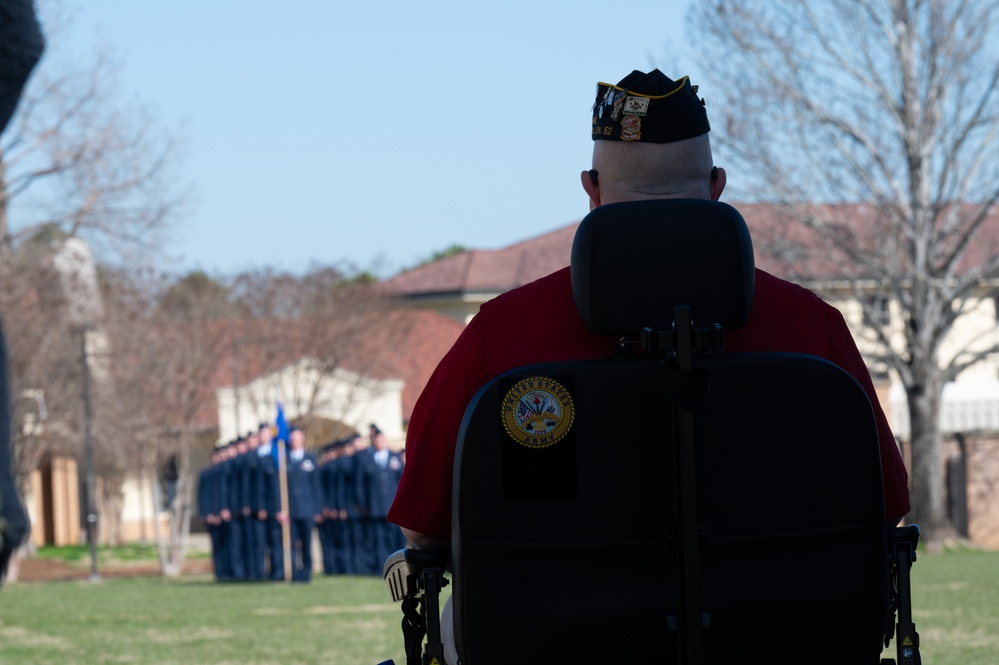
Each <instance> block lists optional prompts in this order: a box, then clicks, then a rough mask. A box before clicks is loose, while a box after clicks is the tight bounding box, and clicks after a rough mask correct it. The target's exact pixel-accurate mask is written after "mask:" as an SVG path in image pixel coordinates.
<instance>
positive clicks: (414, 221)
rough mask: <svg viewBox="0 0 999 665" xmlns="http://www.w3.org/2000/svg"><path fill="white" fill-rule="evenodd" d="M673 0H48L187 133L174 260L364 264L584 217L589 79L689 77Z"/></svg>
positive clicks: (194, 263) (138, 94) (299, 266)
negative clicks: (649, 72) (183, 201)
mask: <svg viewBox="0 0 999 665" xmlns="http://www.w3.org/2000/svg"><path fill="white" fill-rule="evenodd" d="M688 2H689V0H658V1H646V0H636V1H635V2H631V3H619V4H615V3H609V2H589V1H578V2H569V1H559V2H542V1H540V0H534V1H533V2H526V1H524V2H520V1H516V2H495V3H486V2H472V1H470V0H465V1H464V2H432V1H431V2H425V3H412V2H386V1H371V2H350V3H347V2H334V1H333V0H329V1H324V0H285V1H283V2H280V3H279V2H276V1H273V2H264V1H263V0H239V1H237V0H199V1H197V2H195V1H194V0H176V1H175V2H135V1H134V0H63V3H64V5H65V6H66V7H67V8H68V9H69V10H70V11H71V12H72V13H73V14H74V16H75V19H74V27H73V30H72V36H71V37H69V39H71V40H72V42H73V43H72V44H71V47H72V48H74V49H82V50H86V49H92V48H94V47H95V46H96V45H98V44H104V45H106V46H107V47H108V48H109V49H110V50H111V51H112V52H113V53H114V54H115V55H116V56H118V58H119V59H120V60H121V62H122V69H121V74H120V94H121V95H122V97H123V99H126V100H130V101H135V102H137V103H141V104H143V105H146V106H148V107H150V108H152V109H153V112H154V113H155V115H156V117H157V118H158V120H159V121H160V123H161V124H162V125H163V126H165V127H167V128H170V129H173V130H175V131H176V132H177V133H178V134H180V135H182V136H184V137H185V140H186V143H187V155H186V157H185V158H184V161H183V162H182V168H181V170H180V173H181V175H182V177H183V178H184V180H185V181H187V182H189V183H190V184H191V185H192V187H193V190H194V191H195V198H194V205H193V207H192V211H191V212H190V214H188V215H187V216H186V217H185V218H184V219H183V220H181V222H180V224H179V225H178V227H177V229H176V231H175V233H174V239H173V241H172V244H171V245H170V247H169V249H170V252H171V253H172V254H173V255H175V256H178V257H179V260H178V261H177V262H176V263H174V264H173V267H174V269H177V270H180V271H186V270H191V269H203V270H206V271H208V272H211V273H231V272H235V271H238V270H243V269H250V268H259V267H263V266H270V267H273V268H276V269H279V270H292V271H301V270H304V269H305V268H307V267H308V266H309V265H310V264H312V263H323V264H337V263H341V262H349V263H350V264H352V265H354V266H356V267H357V268H361V269H369V270H373V271H374V272H376V273H377V274H379V275H382V276H387V275H390V274H394V273H395V272H397V271H398V270H400V269H403V268H406V267H409V266H412V265H414V264H415V263H417V262H419V261H420V260H423V259H425V258H427V257H429V256H430V255H431V254H432V253H433V252H434V251H436V250H440V249H443V248H445V247H447V246H449V245H452V244H455V243H457V244H461V245H464V246H466V247H470V248H486V249H490V248H498V247H503V246H506V245H509V244H511V243H514V242H517V241H520V240H523V239H526V238H529V237H532V236H535V235H538V234H541V233H544V232H546V231H550V230H552V229H555V228H558V227H560V226H563V225H565V224H568V223H570V222H572V221H574V220H576V219H578V218H580V217H581V216H582V215H584V214H585V213H586V211H587V203H586V198H585V196H584V194H583V192H582V189H581V188H580V186H579V175H578V174H579V171H580V170H582V169H585V168H588V167H589V158H590V150H591V146H592V144H591V141H590V139H589V122H590V117H589V110H590V106H591V104H592V102H593V96H594V91H595V84H596V82H597V81H598V80H605V81H611V82H615V81H617V80H618V79H620V78H622V77H623V76H625V75H626V74H627V73H628V72H630V71H631V70H632V69H636V68H637V69H650V68H651V67H653V66H658V67H660V68H661V69H663V71H664V72H665V73H666V74H667V75H670V76H674V77H676V76H679V75H681V74H690V75H691V77H692V79H693V80H694V82H695V83H696V82H697V80H698V72H697V71H696V70H692V69H689V66H690V62H691V58H690V57H689V48H690V45H689V44H688V43H687V41H686V39H685V31H684V29H683V25H684V12H685V9H686V7H687V5H688ZM701 94H702V95H703V96H706V97H709V98H710V91H707V90H704V89H702V91H701Z"/></svg>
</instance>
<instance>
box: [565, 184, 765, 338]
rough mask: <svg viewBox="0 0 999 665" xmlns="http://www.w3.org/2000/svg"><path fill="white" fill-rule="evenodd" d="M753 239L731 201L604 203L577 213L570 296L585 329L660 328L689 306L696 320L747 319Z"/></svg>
mask: <svg viewBox="0 0 999 665" xmlns="http://www.w3.org/2000/svg"><path fill="white" fill-rule="evenodd" d="M754 268H755V264H754V260H753V243H752V240H751V239H750V237H749V229H748V228H746V222H745V220H743V218H742V215H740V214H739V211H737V210H736V209H735V208H733V207H732V206H730V205H728V204H726V203H720V202H718V201H705V200H701V199H656V200H651V201H633V202H627V203H611V204H607V205H603V206H600V207H598V208H596V209H595V210H593V211H592V212H591V213H590V214H589V215H587V216H586V217H584V218H583V221H582V222H580V224H579V228H578V229H577V230H576V237H575V239H574V240H573V242H572V264H571V270H572V295H573V298H574V299H575V301H576V310H577V311H578V312H579V316H580V318H582V319H583V323H584V324H585V325H586V327H587V329H588V330H590V331H591V332H594V333H600V334H606V335H633V334H637V333H639V332H640V331H641V330H642V328H645V327H650V328H654V329H666V328H669V327H670V326H672V324H673V308H674V307H676V306H680V305H688V306H689V307H690V309H691V318H692V320H693V322H694V324H695V325H698V326H706V325H710V324H716V323H717V324H720V325H721V326H722V327H724V328H738V327H740V326H743V325H745V323H746V321H747V320H748V318H749V308H750V305H752V302H753V284H754V277H755V271H754Z"/></svg>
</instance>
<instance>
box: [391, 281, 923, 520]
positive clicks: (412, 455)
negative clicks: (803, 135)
mask: <svg viewBox="0 0 999 665" xmlns="http://www.w3.org/2000/svg"><path fill="white" fill-rule="evenodd" d="M612 346H613V339H612V338H609V337H607V336H605V335H594V334H592V333H590V332H589V331H587V330H586V328H585V327H584V326H583V323H582V321H581V320H580V318H579V315H578V314H577V312H576V306H575V303H574V302H573V299H572V285H571V281H570V277H569V268H563V269H562V270H559V271H558V272H554V273H552V274H551V275H548V276H547V277H543V278H541V279H539V280H537V281H535V282H532V283H530V284H526V285H524V286H522V287H520V288H518V289H514V290H513V291H508V292H507V293H504V294H503V295H501V296H498V297H496V298H494V299H493V300H490V301H489V302H487V303H485V304H484V305H482V308H481V309H480V311H479V313H478V314H477V315H476V316H475V318H473V319H472V321H471V322H470V323H469V324H468V326H467V327H466V328H465V330H464V331H463V332H462V334H461V336H460V337H459V338H458V340H457V341H456V342H455V343H454V346H453V347H451V350H450V351H448V353H447V355H446V356H444V358H443V360H441V362H440V364H439V365H438V366H437V369H436V370H435V371H434V373H433V376H431V377H430V381H429V382H428V383H427V386H426V388H424V390H423V393H422V394H421V395H420V399H419V400H418V401H417V403H416V406H415V408H414V409H413V416H412V418H411V419H410V422H409V430H408V432H407V434H406V468H405V471H404V472H403V475H402V480H401V482H400V483H399V489H398V491H397V492H396V496H395V502H394V503H393V504H392V509H391V510H390V511H389V515H388V518H389V521H391V522H393V523H395V524H398V525H399V526H402V527H405V528H407V529H411V530H413V531H418V532H420V533H423V534H427V535H430V536H440V537H449V536H450V533H451V473H452V469H453V467H454V453H455V445H456V442H457V437H458V428H459V426H460V425H461V420H462V417H463V415H464V413H465V407H466V406H468V403H469V401H470V400H471V399H472V396H473V395H475V393H476V391H477V390H478V389H479V388H481V387H482V386H483V385H484V384H485V383H486V382H487V381H488V380H489V379H491V378H493V377H495V376H498V375H499V374H502V373H503V372H505V371H507V370H510V369H514V368H515V367H520V366H521V365H528V364H532V363H540V362H555V361H562V360H578V359H584V358H603V357H606V356H607V355H608V350H609V349H611V348H612ZM725 350H726V351H784V352H797V353H808V354H811V355H815V356H819V357H821V358H825V359H827V360H830V361H832V362H833V363H835V364H837V365H839V366H840V367H842V368H843V369H845V370H846V371H847V372H849V373H850V374H852V375H853V376H854V378H856V379H857V381H858V382H859V383H860V385H861V386H862V387H863V388H864V390H865V391H866V392H867V395H868V397H869V398H870V400H871V404H872V406H873V407H874V415H875V418H876V419H877V423H878V437H879V443H880V447H881V470H882V474H883V476H884V492H885V516H886V518H887V521H888V523H889V525H894V524H896V523H897V522H898V521H899V520H900V519H901V518H902V516H904V515H905V514H906V513H907V512H909V490H908V476H907V474H906V470H905V466H904V465H903V463H902V458H901V455H900V454H899V451H898V446H897V445H896V443H895V437H894V436H893V435H892V432H891V428H890V427H889V426H888V421H887V419H886V418H885V414H884V411H882V409H881V405H880V403H879V402H878V398H877V395H876V394H875V392H874V385H873V383H872V382H871V376H870V373H869V372H868V370H867V366H866V365H865V364H864V361H863V358H861V355H860V352H859V351H858V350H857V346H856V344H855V343H854V341H853V336H852V335H851V334H850V330H849V329H848V328H847V326H846V322H845V321H844V320H843V316H842V315H841V314H840V313H839V311H838V310H836V309H835V308H834V307H832V306H830V305H829V304H827V303H825V302H824V301H823V300H822V299H820V298H819V297H818V296H816V295H815V294H814V293H812V292H811V291H808V290H807V289H804V288H802V287H800V286H798V285H796V284H792V283H790V282H786V281H784V280H781V279H778V278H776V277H774V276H773V275H770V274H768V273H766V272H763V271H762V270H757V271H756V285H755V291H754V295H753V305H752V308H751V310H750V315H749V321H748V322H747V324H746V325H745V326H744V327H742V328H738V329H734V330H727V331H726V332H725Z"/></svg>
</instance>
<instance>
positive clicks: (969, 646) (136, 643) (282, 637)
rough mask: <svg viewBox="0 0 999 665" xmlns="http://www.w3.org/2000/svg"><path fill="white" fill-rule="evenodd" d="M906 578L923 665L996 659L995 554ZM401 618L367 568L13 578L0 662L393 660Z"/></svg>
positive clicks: (927, 564)
mask: <svg viewBox="0 0 999 665" xmlns="http://www.w3.org/2000/svg"><path fill="white" fill-rule="evenodd" d="M913 578H914V579H913V602H914V614H915V621H916V628H917V630H918V631H919V633H920V636H921V639H922V644H923V648H922V653H923V656H924V658H925V662H926V663H928V664H930V663H932V664H934V665H975V664H979V663H981V664H986V663H989V664H991V663H995V662H997V661H996V653H999V553H997V552H980V551H975V550H970V549H965V548H958V549H953V550H949V551H947V552H945V553H944V554H940V555H933V556H931V555H929V554H926V553H924V552H920V553H919V555H918V560H917V562H916V565H915V566H914V568H913ZM401 618H402V612H401V610H400V608H399V606H398V605H397V604H394V603H392V602H391V601H390V600H389V596H388V592H387V591H386V590H385V586H384V584H383V582H382V580H381V579H380V578H376V577H337V578H323V577H319V578H317V579H315V580H314V581H313V582H312V583H311V584H309V585H297V584H296V585H287V584H217V583H215V582H214V581H212V580H211V579H210V578H208V577H207V576H203V577H191V578H185V579H183V580H165V579H162V578H157V577H132V578H118V579H107V580H104V581H101V582H97V583H91V582H85V581H73V582H23V583H17V584H12V585H9V586H7V587H5V588H3V589H2V590H0V663H4V664H6V663H18V664H21V663H32V664H44V663H53V664H56V663H58V664H60V665H63V664H75V663H79V664H84V663H86V664H91V663H129V664H143V663H157V664H160V663H162V664H166V663H184V664H188V663H192V664H193V663H225V664H232V665H264V664H275V665H276V664H278V663H282V664H283V663H324V664H330V665H336V664H338V663H345V664H346V663H350V664H352V665H353V664H357V665H375V663H378V662H380V661H382V660H386V659H388V658H394V659H395V661H396V663H397V665H403V663H404V662H405V658H404V653H403V647H402V632H401V630H400V628H399V621H400V619H401Z"/></svg>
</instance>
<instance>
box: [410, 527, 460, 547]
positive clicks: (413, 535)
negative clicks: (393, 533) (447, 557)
mask: <svg viewBox="0 0 999 665" xmlns="http://www.w3.org/2000/svg"><path fill="white" fill-rule="evenodd" d="M400 528H401V529H402V535H404V536H405V537H406V542H407V543H409V544H410V545H412V546H413V549H417V550H444V551H445V552H450V551H451V539H450V538H443V537H441V536H428V535H427V534H425V533H420V532H419V531H413V530H411V529H407V528H406V527H400Z"/></svg>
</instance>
